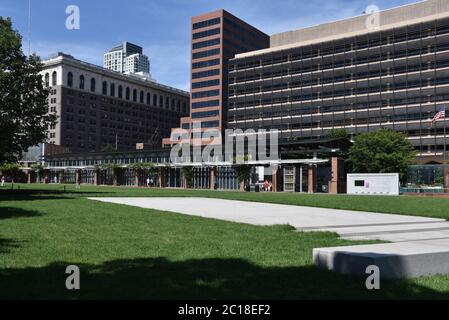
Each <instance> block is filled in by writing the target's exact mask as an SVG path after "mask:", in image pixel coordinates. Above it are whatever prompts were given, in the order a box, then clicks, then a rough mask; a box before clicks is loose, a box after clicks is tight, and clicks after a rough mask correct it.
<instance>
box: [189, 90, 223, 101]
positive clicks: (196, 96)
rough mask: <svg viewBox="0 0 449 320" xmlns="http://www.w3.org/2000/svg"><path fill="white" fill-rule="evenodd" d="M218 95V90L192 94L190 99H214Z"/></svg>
mask: <svg viewBox="0 0 449 320" xmlns="http://www.w3.org/2000/svg"><path fill="white" fill-rule="evenodd" d="M219 94H220V90H208V91H199V92H193V93H192V98H193V99H199V98H206V97H215V96H218V95H219Z"/></svg>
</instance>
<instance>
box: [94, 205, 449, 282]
mask: <svg viewBox="0 0 449 320" xmlns="http://www.w3.org/2000/svg"><path fill="white" fill-rule="evenodd" d="M90 199H92V200H97V201H103V202H110V203H117V204H125V205H130V206H136V207H141V208H149V209H156V210H161V211H172V212H178V213H182V214H187V215H194V216H200V217H205V218H213V219H219V220H225V221H232V222H239V223H248V224H253V225H279V224H288V225H291V226H293V227H295V228H296V229H297V230H298V231H306V232H307V231H330V232H335V233H337V234H339V235H340V236H341V237H342V238H345V239H351V240H383V241H389V242H395V243H387V244H373V245H364V246H346V247H334V248H315V249H313V261H314V264H315V265H317V266H320V267H324V268H327V269H329V270H335V271H337V272H341V273H349V274H359V275H362V274H364V272H365V268H366V266H367V265H370V264H376V265H378V266H381V267H382V270H383V276H384V277H388V278H403V277H417V276H422V275H432V274H441V273H449V222H446V220H444V219H435V218H426V217H415V216H405V215H395V214H383V213H373V212H361V211H350V210H336V209H326V208H314V207H302V206H294V205H282V204H270V203H259V202H247V201H236V200H224V199H213V198H90ZM382 270H381V271H382Z"/></svg>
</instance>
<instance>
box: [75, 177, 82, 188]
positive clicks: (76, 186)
mask: <svg viewBox="0 0 449 320" xmlns="http://www.w3.org/2000/svg"><path fill="white" fill-rule="evenodd" d="M75 189H81V183H80V180H79V179H76V184H75Z"/></svg>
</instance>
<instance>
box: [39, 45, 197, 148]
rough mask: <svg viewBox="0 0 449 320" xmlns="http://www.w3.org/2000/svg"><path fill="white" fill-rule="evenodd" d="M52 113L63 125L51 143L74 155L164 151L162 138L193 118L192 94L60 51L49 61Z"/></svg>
mask: <svg viewBox="0 0 449 320" xmlns="http://www.w3.org/2000/svg"><path fill="white" fill-rule="evenodd" d="M43 63H44V68H43V71H42V72H41V75H42V77H43V79H44V83H45V86H46V87H48V88H49V89H50V95H49V98H48V101H49V112H51V113H55V114H56V115H57V117H58V122H57V124H56V125H55V126H54V127H51V128H49V129H50V130H49V136H48V138H49V143H51V144H56V145H60V146H62V147H64V148H68V149H69V150H70V151H71V152H94V151H96V152H99V151H102V150H104V149H105V148H109V149H111V148H112V149H117V150H131V149H136V144H137V143H140V144H141V143H143V144H144V145H150V146H157V147H159V148H160V145H161V143H162V138H163V137H165V136H167V135H168V134H170V129H171V128H172V127H173V126H175V125H177V123H179V120H180V118H181V117H183V116H186V115H188V105H189V93H188V92H185V91H182V90H178V89H175V88H172V87H168V86H165V85H162V84H159V83H156V82H154V81H149V80H146V79H144V78H142V77H140V76H136V75H126V74H120V73H117V72H113V71H110V70H108V69H105V68H102V67H99V66H96V65H92V64H89V63H86V62H83V61H80V60H77V59H75V58H73V57H72V56H69V55H66V54H62V53H59V54H57V55H55V56H53V57H52V58H50V59H48V60H46V61H44V62H43Z"/></svg>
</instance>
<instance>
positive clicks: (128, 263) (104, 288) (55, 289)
mask: <svg viewBox="0 0 449 320" xmlns="http://www.w3.org/2000/svg"><path fill="white" fill-rule="evenodd" d="M71 264H75V265H78V266H79V267H80V270H81V277H80V278H81V281H80V286H81V290H75V291H69V290H67V289H66V288H65V280H66V277H67V276H68V275H67V274H65V268H66V267H67V266H68V265H71ZM0 283H1V286H0V298H2V299H13V298H15V299H25V298H26V299H100V298H103V299H230V298H231V299H379V298H395V299H431V298H446V299H448V298H449V295H448V292H437V291H435V290H432V289H429V288H426V287H423V286H419V285H417V284H416V283H413V282H411V281H389V282H387V281H382V282H381V290H372V291H368V290H367V289H366V288H365V278H356V277H348V276H342V275H339V274H336V273H333V272H329V271H326V270H321V269H318V268H315V267H312V266H298V267H261V266H258V265H255V264H253V263H250V262H248V261H246V260H242V259H197V260H185V261H170V260H168V259H166V258H163V257H161V258H144V259H134V260H113V261H108V262H105V263H104V264H101V265H88V264H77V263H69V262H64V263H62V262H61V263H54V264H51V265H49V266H45V267H37V268H25V269H0Z"/></svg>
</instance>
